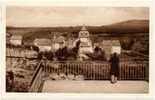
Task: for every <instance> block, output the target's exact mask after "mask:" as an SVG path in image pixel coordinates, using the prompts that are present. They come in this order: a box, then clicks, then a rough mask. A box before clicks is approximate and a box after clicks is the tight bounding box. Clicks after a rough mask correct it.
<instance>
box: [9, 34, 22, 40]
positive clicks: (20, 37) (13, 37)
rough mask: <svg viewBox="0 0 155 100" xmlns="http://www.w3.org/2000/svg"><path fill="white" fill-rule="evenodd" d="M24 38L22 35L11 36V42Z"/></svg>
mask: <svg viewBox="0 0 155 100" xmlns="http://www.w3.org/2000/svg"><path fill="white" fill-rule="evenodd" d="M22 38H23V37H22V36H21V35H12V36H11V40H22Z"/></svg>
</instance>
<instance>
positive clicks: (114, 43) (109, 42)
mask: <svg viewBox="0 0 155 100" xmlns="http://www.w3.org/2000/svg"><path fill="white" fill-rule="evenodd" d="M102 45H105V46H106V45H107V46H108V45H112V46H120V41H119V40H103V41H102Z"/></svg>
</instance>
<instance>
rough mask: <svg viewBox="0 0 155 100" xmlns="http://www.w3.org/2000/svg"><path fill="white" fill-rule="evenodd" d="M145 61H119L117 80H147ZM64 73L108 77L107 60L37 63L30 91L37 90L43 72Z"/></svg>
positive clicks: (95, 78)
mask: <svg viewBox="0 0 155 100" xmlns="http://www.w3.org/2000/svg"><path fill="white" fill-rule="evenodd" d="M148 69H149V66H148V64H147V63H139V64H136V63H135V64H134V63H129V62H128V63H125V62H124V63H121V64H120V75H119V80H147V81H148V77H149V76H148V75H149V70H148ZM45 73H46V74H52V73H56V74H57V75H59V74H60V73H64V74H65V75H66V76H67V75H69V74H72V75H83V77H84V80H107V79H110V64H109V63H108V62H104V63H103V62H50V61H46V62H44V63H39V65H38V67H37V69H36V71H35V73H34V76H33V78H32V81H31V85H30V86H31V87H30V91H35V92H36V91H38V90H39V87H40V85H41V84H42V82H43V75H44V74H45Z"/></svg>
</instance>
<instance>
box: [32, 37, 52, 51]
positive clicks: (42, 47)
mask: <svg viewBox="0 0 155 100" xmlns="http://www.w3.org/2000/svg"><path fill="white" fill-rule="evenodd" d="M33 43H34V45H35V46H37V47H38V48H39V52H46V51H51V49H52V47H51V45H52V43H51V40H50V39H45V38H37V39H35V40H34V42H33Z"/></svg>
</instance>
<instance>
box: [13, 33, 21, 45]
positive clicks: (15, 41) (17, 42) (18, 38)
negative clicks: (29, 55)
mask: <svg viewBox="0 0 155 100" xmlns="http://www.w3.org/2000/svg"><path fill="white" fill-rule="evenodd" d="M22 39H23V37H22V36H21V35H12V36H11V38H10V44H12V45H22Z"/></svg>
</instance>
